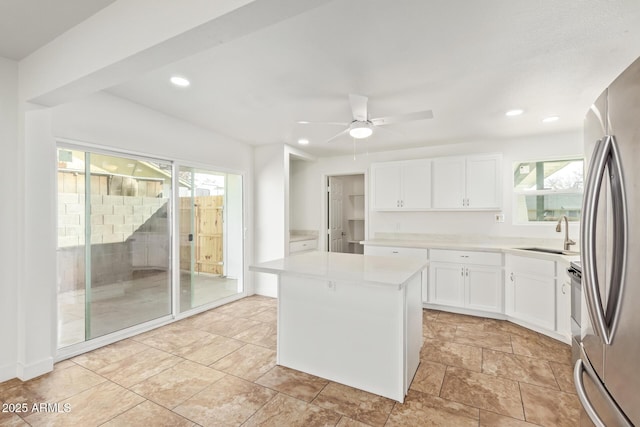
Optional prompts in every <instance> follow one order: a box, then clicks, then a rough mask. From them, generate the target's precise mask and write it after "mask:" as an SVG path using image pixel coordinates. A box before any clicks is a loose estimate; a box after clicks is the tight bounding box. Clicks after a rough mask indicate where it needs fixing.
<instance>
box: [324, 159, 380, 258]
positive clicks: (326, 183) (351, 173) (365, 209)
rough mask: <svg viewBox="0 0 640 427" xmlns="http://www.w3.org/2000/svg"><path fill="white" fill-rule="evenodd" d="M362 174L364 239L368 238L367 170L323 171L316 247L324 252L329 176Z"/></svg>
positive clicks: (326, 240)
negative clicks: (319, 223)
mask: <svg viewBox="0 0 640 427" xmlns="http://www.w3.org/2000/svg"><path fill="white" fill-rule="evenodd" d="M353 175H363V176H364V239H365V240H368V239H369V170H368V169H365V170H355V171H346V172H339V173H338V172H336V173H325V174H323V175H322V178H321V193H320V194H321V197H322V203H321V206H322V224H321V228H320V230H321V233H320V236H319V240H318V248H323V250H324V251H325V252H328V251H329V244H330V241H329V233H328V231H329V177H342V176H353Z"/></svg>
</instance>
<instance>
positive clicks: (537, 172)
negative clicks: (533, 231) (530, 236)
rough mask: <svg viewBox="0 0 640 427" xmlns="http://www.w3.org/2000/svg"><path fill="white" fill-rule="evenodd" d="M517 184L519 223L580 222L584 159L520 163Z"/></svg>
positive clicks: (517, 168) (516, 200)
mask: <svg viewBox="0 0 640 427" xmlns="http://www.w3.org/2000/svg"><path fill="white" fill-rule="evenodd" d="M513 182H514V185H513V187H514V200H515V202H514V203H515V207H514V218H515V222H516V223H536V222H546V221H557V220H558V219H560V218H562V216H563V215H566V216H567V218H568V220H569V221H579V220H580V211H581V209H582V191H583V186H584V160H583V159H580V158H573V159H556V160H545V161H530V162H516V163H515V164H514V170H513Z"/></svg>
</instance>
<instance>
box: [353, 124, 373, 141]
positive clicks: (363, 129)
mask: <svg viewBox="0 0 640 427" xmlns="http://www.w3.org/2000/svg"><path fill="white" fill-rule="evenodd" d="M372 133H373V129H371V126H370V125H369V123H365V122H354V123H352V124H351V127H350V128H349V135H351V137H352V138H355V139H364V138H368V137H370V136H371V134H372Z"/></svg>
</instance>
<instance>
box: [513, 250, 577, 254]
mask: <svg viewBox="0 0 640 427" xmlns="http://www.w3.org/2000/svg"><path fill="white" fill-rule="evenodd" d="M516 249H519V250H521V251H532V252H544V253H547V254H556V255H580V252H577V251H564V250H562V249H549V248H516Z"/></svg>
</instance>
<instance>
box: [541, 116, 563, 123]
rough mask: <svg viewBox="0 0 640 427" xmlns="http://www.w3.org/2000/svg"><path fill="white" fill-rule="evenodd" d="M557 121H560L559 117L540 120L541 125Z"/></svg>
mask: <svg viewBox="0 0 640 427" xmlns="http://www.w3.org/2000/svg"><path fill="white" fill-rule="evenodd" d="M559 119H560V117H558V116H549V117H545V118H544V119H542V123H551V122H556V121H558V120H559Z"/></svg>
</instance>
